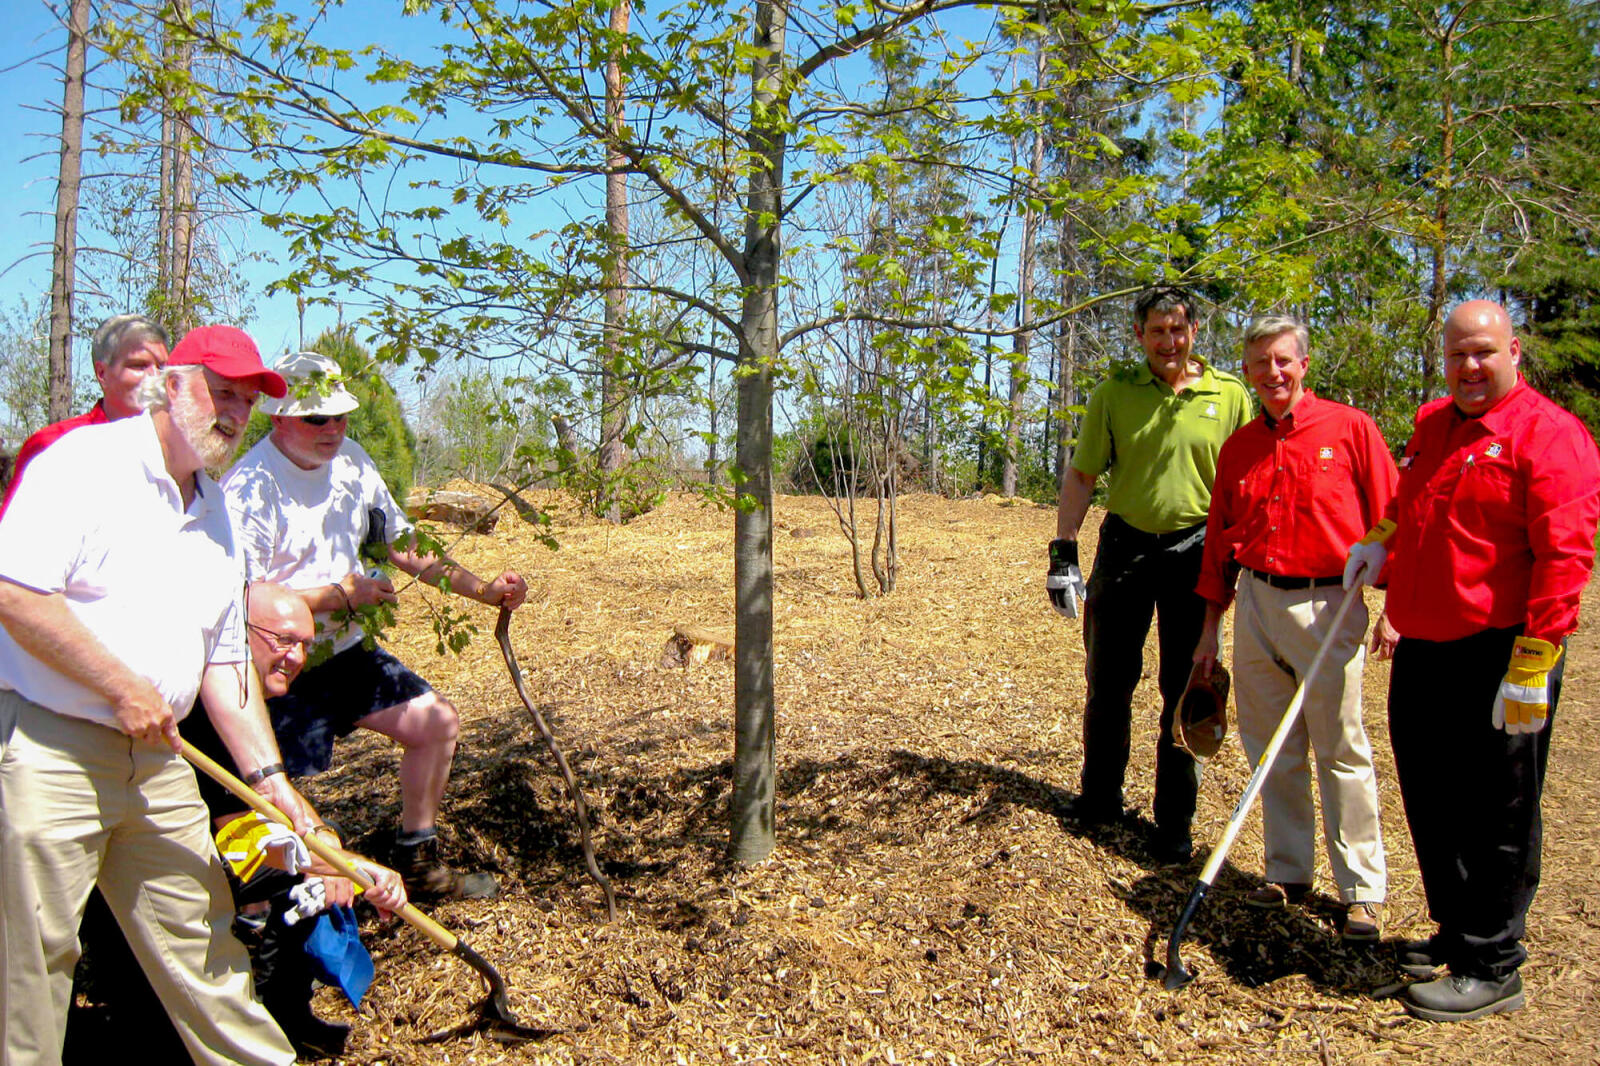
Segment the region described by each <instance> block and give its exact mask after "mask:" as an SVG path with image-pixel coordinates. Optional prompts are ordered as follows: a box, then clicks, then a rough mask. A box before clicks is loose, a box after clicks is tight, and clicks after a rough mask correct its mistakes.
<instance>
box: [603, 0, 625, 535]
mask: <svg viewBox="0 0 1600 1066" xmlns="http://www.w3.org/2000/svg"><path fill="white" fill-rule="evenodd" d="M632 15H633V4H632V2H631V0H620V2H619V3H618V4H617V6H616V7H614V8H612V9H611V32H612V34H614V35H615V36H616V38H621V37H625V36H626V35H627V33H628V23H629V21H630V19H631V17H632ZM626 89H627V86H626V85H624V84H623V80H622V57H621V56H620V55H616V54H613V55H611V56H610V57H609V58H607V59H606V132H607V134H608V135H609V138H610V140H609V143H608V145H607V147H606V166H607V168H608V169H607V172H606V235H607V237H608V238H609V239H610V241H611V259H610V268H609V270H608V277H607V278H606V298H605V308H606V323H605V331H604V334H605V343H604V344H603V345H602V346H601V347H602V358H603V360H604V362H603V365H602V366H601V368H600V456H599V459H600V476H601V478H602V479H604V481H605V482H606V483H607V484H608V485H609V482H610V479H612V478H614V477H615V476H616V475H617V472H618V471H620V470H621V469H622V468H623V466H625V465H626V464H627V462H628V446H627V445H626V444H625V443H623V439H622V438H623V435H624V434H625V433H626V432H627V389H626V387H625V385H624V380H625V378H624V371H623V350H622V349H623V344H624V339H623V338H624V328H625V325H626V319H627V316H628V290H627V285H628V281H629V277H628V175H627V174H626V173H625V172H624V170H623V167H625V166H626V165H627V157H626V156H625V155H623V154H622V151H621V149H620V148H619V147H618V145H620V144H621V143H622V141H623V138H624V135H625V133H626V128H627V110H626V108H625V107H624V104H625V102H626V97H625V92H626ZM604 498H605V499H606V500H607V501H608V503H607V505H606V514H605V517H606V518H607V519H608V520H610V521H612V522H620V521H622V509H621V505H620V504H619V503H618V501H617V499H616V495H615V493H614V492H613V491H612V490H611V489H610V488H609V487H608V488H607V489H606V492H605V497H604Z"/></svg>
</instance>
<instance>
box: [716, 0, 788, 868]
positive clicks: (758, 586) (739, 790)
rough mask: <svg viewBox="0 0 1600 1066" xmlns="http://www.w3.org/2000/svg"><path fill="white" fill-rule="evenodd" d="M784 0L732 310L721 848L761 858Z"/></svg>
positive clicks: (771, 821)
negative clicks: (732, 490) (734, 387)
mask: <svg viewBox="0 0 1600 1066" xmlns="http://www.w3.org/2000/svg"><path fill="white" fill-rule="evenodd" d="M787 22H788V7H787V4H786V2H785V0H761V2H760V3H758V4H757V5H756V20H755V35H754V41H753V45H754V52H755V55H754V59H753V62H752V64H751V71H750V82H751V109H750V110H751V122H750V126H751V131H750V145H751V151H752V154H753V155H754V156H755V158H756V159H757V160H758V162H757V165H756V166H754V167H752V168H751V174H750V184H749V193H748V200H747V203H746V205H745V247H744V263H745V267H746V270H747V274H748V276H747V277H746V278H745V279H744V280H745V295H744V299H743V309H742V313H741V315H740V333H741V334H742V335H741V336H740V338H739V361H740V362H741V363H742V364H743V376H742V377H740V379H739V431H738V432H739V444H738V462H739V469H740V471H741V472H742V473H743V474H744V476H745V478H746V479H747V480H745V482H744V484H743V485H741V486H740V494H741V495H743V496H746V497H748V505H747V506H740V507H739V508H738V509H737V511H736V512H735V518H734V523H733V540H734V549H733V551H734V560H733V575H734V671H733V678H734V680H733V701H734V738H733V795H732V799H731V800H730V806H729V821H730V823H731V827H730V828H731V835H730V838H729V841H728V854H729V857H730V858H732V859H733V860H734V861H735V862H738V863H753V862H759V861H760V860H762V859H764V858H766V857H767V856H768V855H770V854H771V853H772V849H773V847H774V846H775V845H776V843H777V832H776V828H777V827H776V824H775V822H776V816H777V803H776V788H775V786H776V781H775V775H776V756H775V751H774V733H775V727H776V718H777V713H776V707H775V705H774V701H773V684H772V364H773V362H774V361H775V360H776V359H777V357H778V267H779V254H778V253H779V242H780V239H781V237H780V220H779V215H780V213H781V212H782V209H783V167H784V151H785V148H786V146H787V144H786V137H785V133H784V126H785V123H786V122H787V119H788V116H787V114H786V113H785V112H786V110H787V108H786V104H787V99H788V89H787V87H786V86H785V85H784V81H783V62H784V33H785V30H786V28H787Z"/></svg>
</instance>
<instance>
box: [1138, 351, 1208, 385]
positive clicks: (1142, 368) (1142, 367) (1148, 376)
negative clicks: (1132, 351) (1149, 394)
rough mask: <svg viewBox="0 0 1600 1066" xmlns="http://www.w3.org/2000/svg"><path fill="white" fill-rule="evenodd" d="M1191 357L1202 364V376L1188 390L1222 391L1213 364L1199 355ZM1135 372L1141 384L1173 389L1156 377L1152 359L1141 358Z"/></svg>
mask: <svg viewBox="0 0 1600 1066" xmlns="http://www.w3.org/2000/svg"><path fill="white" fill-rule="evenodd" d="M1189 358H1191V359H1193V360H1194V361H1195V362H1197V363H1199V364H1200V376H1199V377H1198V378H1196V379H1195V380H1194V382H1193V383H1192V384H1190V386H1189V388H1188V390H1187V391H1189V392H1220V391H1221V389H1220V387H1219V386H1218V385H1217V375H1216V372H1215V371H1214V370H1212V369H1211V364H1210V363H1208V362H1206V361H1205V360H1204V359H1202V358H1201V357H1200V356H1198V355H1192V356H1190V357H1189ZM1134 373H1135V375H1136V376H1135V378H1134V380H1135V382H1137V383H1138V384H1140V385H1154V386H1157V387H1159V388H1164V389H1166V390H1167V391H1168V392H1172V391H1173V390H1172V387H1171V386H1170V385H1168V384H1167V383H1166V382H1165V381H1163V380H1161V379H1160V378H1158V377H1156V375H1155V371H1153V370H1151V369H1150V360H1148V359H1140V360H1139V365H1138V367H1137V369H1136V370H1135V372H1134Z"/></svg>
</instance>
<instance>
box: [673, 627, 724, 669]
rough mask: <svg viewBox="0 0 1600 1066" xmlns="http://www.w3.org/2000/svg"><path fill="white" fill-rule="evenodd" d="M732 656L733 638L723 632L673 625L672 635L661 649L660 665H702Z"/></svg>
mask: <svg viewBox="0 0 1600 1066" xmlns="http://www.w3.org/2000/svg"><path fill="white" fill-rule="evenodd" d="M732 657H733V638H732V637H730V636H728V635H726V634H724V633H713V632H712V631H711V630H709V629H698V628H696V627H694V626H673V627H672V636H670V637H668V638H667V643H666V646H665V647H663V648H662V649H661V665H662V666H664V667H665V666H682V667H690V666H703V665H705V664H706V663H708V662H716V661H718V660H720V659H731V658H732Z"/></svg>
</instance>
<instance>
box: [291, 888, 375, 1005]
mask: <svg viewBox="0 0 1600 1066" xmlns="http://www.w3.org/2000/svg"><path fill="white" fill-rule="evenodd" d="M306 954H307V955H309V956H310V957H311V972H312V974H313V975H314V976H315V977H316V978H317V980H319V981H321V982H322V983H323V984H325V985H330V986H332V987H334V988H337V989H338V990H339V991H341V992H343V993H344V997H345V998H346V999H348V1000H349V1001H350V1005H351V1006H352V1007H355V1008H357V1009H358V1010H359V1009H360V1007H361V997H362V996H364V995H366V994H367V986H368V985H370V984H372V956H371V955H370V954H368V952H367V948H366V945H364V944H363V943H361V932H360V930H359V929H358V928H357V927H356V912H355V911H353V910H351V909H350V908H349V907H330V908H329V909H327V910H325V911H323V912H322V913H321V914H319V915H317V922H316V924H315V925H314V926H312V927H311V936H310V937H308V938H307V939H306Z"/></svg>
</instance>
